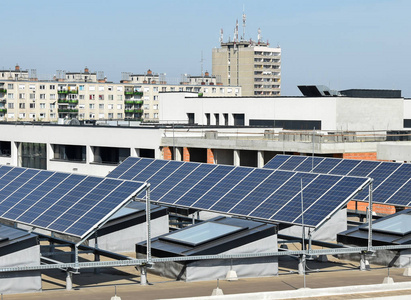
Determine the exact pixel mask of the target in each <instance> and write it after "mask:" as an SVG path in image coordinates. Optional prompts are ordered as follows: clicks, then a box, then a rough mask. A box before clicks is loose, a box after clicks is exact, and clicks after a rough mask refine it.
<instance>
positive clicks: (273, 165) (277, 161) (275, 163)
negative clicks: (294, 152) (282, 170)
mask: <svg viewBox="0 0 411 300" xmlns="http://www.w3.org/2000/svg"><path fill="white" fill-rule="evenodd" d="M289 158H290V155H280V154H278V155H276V156H274V157H273V158H272V159H271V160H270V161H269V162H268V163H267V164H266V165H265V166H264V168H267V169H278V168H279V167H280V166H281V165H282V164H283V163H284V162H285V161H287V160H288V159H289Z"/></svg>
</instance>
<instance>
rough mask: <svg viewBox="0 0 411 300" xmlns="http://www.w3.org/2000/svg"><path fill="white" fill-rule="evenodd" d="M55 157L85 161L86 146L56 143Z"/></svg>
mask: <svg viewBox="0 0 411 300" xmlns="http://www.w3.org/2000/svg"><path fill="white" fill-rule="evenodd" d="M54 159H58V160H66V161H83V162H85V161H86V146H77V145H54Z"/></svg>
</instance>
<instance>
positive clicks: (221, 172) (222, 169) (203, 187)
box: [174, 165, 234, 206]
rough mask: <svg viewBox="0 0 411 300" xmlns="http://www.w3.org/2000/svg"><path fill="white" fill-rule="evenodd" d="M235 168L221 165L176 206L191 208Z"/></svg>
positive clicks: (177, 202)
mask: <svg viewBox="0 0 411 300" xmlns="http://www.w3.org/2000/svg"><path fill="white" fill-rule="evenodd" d="M232 170H234V167H232V166H222V165H219V166H217V168H216V169H215V170H214V171H213V172H212V173H210V174H208V175H207V176H206V177H204V178H203V179H202V180H201V181H200V182H199V183H198V184H197V185H196V186H195V187H193V188H192V189H190V190H189V191H188V192H187V193H186V194H185V195H184V196H182V197H181V198H180V199H178V200H177V201H176V202H175V203H174V204H176V205H182V206H189V205H191V204H192V203H194V202H195V201H196V200H198V199H200V198H201V197H202V196H203V195H204V194H205V193H207V192H208V191H209V190H210V189H212V188H213V186H214V185H215V184H217V182H219V181H220V180H221V179H222V178H224V177H225V176H227V175H228V174H229V173H230V172H231V171H232Z"/></svg>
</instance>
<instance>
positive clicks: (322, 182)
mask: <svg viewBox="0 0 411 300" xmlns="http://www.w3.org/2000/svg"><path fill="white" fill-rule="evenodd" d="M108 176H109V177H113V178H120V179H128V180H137V181H147V182H149V183H150V184H151V193H150V197H151V201H156V202H159V203H165V204H168V205H171V206H178V207H185V208H195V209H200V210H208V211H215V212H220V213H228V214H233V215H238V216H245V217H251V218H253V219H262V220H272V221H276V222H283V223H290V224H301V222H302V221H301V194H300V192H301V180H302V183H303V199H304V224H305V225H308V226H311V227H316V226H318V225H319V224H321V223H322V222H323V221H324V219H326V218H327V217H329V216H330V214H332V213H333V212H334V211H336V210H338V209H339V208H340V207H341V206H342V205H344V204H345V203H346V202H347V201H348V200H350V198H351V197H352V196H353V194H355V193H356V192H357V190H358V189H359V188H362V187H363V186H365V185H367V183H368V180H369V179H366V178H360V177H346V176H337V175H333V176H330V175H321V174H310V173H302V172H290V171H283V170H269V169H257V168H250V167H234V166H225V165H213V164H201V163H193V162H181V161H168V160H154V159H149V158H136V157H129V158H127V159H126V160H125V161H124V162H123V163H122V164H121V165H119V166H118V167H117V168H116V169H114V170H113V171H112V172H111V173H110V174H109V175H108Z"/></svg>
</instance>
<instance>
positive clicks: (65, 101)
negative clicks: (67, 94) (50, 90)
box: [58, 99, 78, 104]
mask: <svg viewBox="0 0 411 300" xmlns="http://www.w3.org/2000/svg"><path fill="white" fill-rule="evenodd" d="M58 103H67V104H78V100H66V99H59V100H58Z"/></svg>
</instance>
